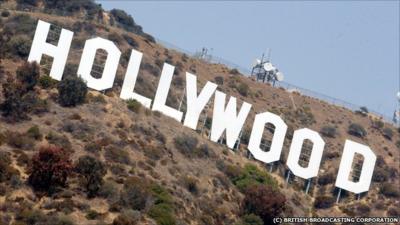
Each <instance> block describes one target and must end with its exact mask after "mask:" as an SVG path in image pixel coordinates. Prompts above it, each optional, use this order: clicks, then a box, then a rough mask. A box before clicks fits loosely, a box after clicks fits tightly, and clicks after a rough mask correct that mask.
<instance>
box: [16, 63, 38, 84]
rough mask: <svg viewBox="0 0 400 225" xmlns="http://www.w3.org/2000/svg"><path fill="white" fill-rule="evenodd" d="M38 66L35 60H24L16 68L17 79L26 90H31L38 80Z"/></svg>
mask: <svg viewBox="0 0 400 225" xmlns="http://www.w3.org/2000/svg"><path fill="white" fill-rule="evenodd" d="M39 76H40V68H39V65H38V64H37V63H36V62H33V63H29V62H25V63H23V64H22V65H21V66H20V67H18V69H17V79H18V80H19V81H20V82H21V84H22V86H23V87H24V89H25V90H26V91H31V90H33V87H35V85H36V83H37V82H38V80H39Z"/></svg>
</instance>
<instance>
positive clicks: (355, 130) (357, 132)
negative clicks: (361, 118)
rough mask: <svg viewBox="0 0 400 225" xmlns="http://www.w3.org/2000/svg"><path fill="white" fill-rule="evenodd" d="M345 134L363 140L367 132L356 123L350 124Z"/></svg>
mask: <svg viewBox="0 0 400 225" xmlns="http://www.w3.org/2000/svg"><path fill="white" fill-rule="evenodd" d="M347 132H348V133H349V134H351V135H353V136H356V137H359V138H364V137H365V136H367V131H366V130H365V129H364V127H363V126H361V125H360V124H357V123H352V124H350V126H349V128H348V130H347Z"/></svg>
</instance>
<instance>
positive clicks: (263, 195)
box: [242, 185, 286, 224]
mask: <svg viewBox="0 0 400 225" xmlns="http://www.w3.org/2000/svg"><path fill="white" fill-rule="evenodd" d="M285 202H286V199H285V196H284V195H283V194H282V193H280V192H279V191H278V190H275V189H273V188H272V187H271V186H267V185H254V186H251V187H249V188H248V189H247V190H246V191H245V197H244V199H243V203H242V207H243V208H242V210H243V211H244V213H245V214H251V213H253V214H255V215H257V216H259V217H260V218H261V219H262V220H263V221H264V224H272V223H273V221H272V219H273V218H274V217H278V216H279V215H280V214H281V213H282V212H283V210H284V209H285Z"/></svg>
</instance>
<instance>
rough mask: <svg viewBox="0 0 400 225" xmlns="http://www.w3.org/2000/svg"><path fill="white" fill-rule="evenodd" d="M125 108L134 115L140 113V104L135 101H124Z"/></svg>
mask: <svg viewBox="0 0 400 225" xmlns="http://www.w3.org/2000/svg"><path fill="white" fill-rule="evenodd" d="M126 106H127V107H128V109H129V110H131V111H132V112H135V113H139V112H140V108H141V107H142V105H141V104H140V102H138V101H136V100H135V99H129V100H127V101H126Z"/></svg>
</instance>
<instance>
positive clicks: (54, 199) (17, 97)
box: [0, 0, 400, 225]
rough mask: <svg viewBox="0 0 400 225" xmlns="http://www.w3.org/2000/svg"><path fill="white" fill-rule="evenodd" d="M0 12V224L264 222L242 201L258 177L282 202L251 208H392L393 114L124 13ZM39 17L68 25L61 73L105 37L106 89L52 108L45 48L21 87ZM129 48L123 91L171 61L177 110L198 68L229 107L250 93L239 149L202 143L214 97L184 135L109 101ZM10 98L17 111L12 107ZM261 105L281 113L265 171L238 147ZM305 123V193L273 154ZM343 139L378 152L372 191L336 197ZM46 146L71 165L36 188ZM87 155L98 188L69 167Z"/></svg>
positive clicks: (32, 4) (9, 4)
mask: <svg viewBox="0 0 400 225" xmlns="http://www.w3.org/2000/svg"><path fill="white" fill-rule="evenodd" d="M0 13H1V17H0V38H1V42H0V66H1V68H0V82H1V84H2V85H1V86H2V87H1V95H0V102H1V103H3V107H2V111H3V115H2V117H1V119H0V224H15V225H17V224H18V225H22V224H115V225H118V224H159V225H160V224H162V225H167V224H179V225H181V224H190V225H197V224H199V225H200V224H204V225H210V224H238V225H247V224H262V222H261V223H260V221H259V219H260V217H262V216H261V215H258V214H257V213H259V214H261V213H260V212H259V211H260V210H258V211H257V210H254V211H251V210H249V209H248V207H246V206H248V201H247V202H246V200H249V199H251V198H252V192H250V191H254V193H255V192H256V191H257V188H260V186H262V187H267V188H266V190H267V191H265V192H266V194H269V195H268V197H269V199H268V201H270V202H276V203H277V204H278V203H279V204H282V202H284V203H283V206H282V208H273V207H272V206H271V205H272V203H271V205H268V203H267V201H265V202H263V200H264V199H260V200H259V201H260V203H261V204H260V205H263V204H265V205H266V206H265V209H262V210H265V211H268V210H267V209H271V210H276V211H275V212H276V213H279V214H281V215H283V216H311V215H312V216H397V217H399V216H400V210H399V209H400V191H399V186H400V179H399V178H400V174H399V163H400V161H399V160H400V154H399V152H400V135H399V133H400V130H399V129H398V128H396V127H394V126H392V125H391V124H388V123H384V122H382V121H380V120H379V118H375V117H374V116H372V115H368V114H365V113H361V112H353V111H350V110H348V109H345V108H340V107H337V106H334V105H330V104H328V103H326V102H323V101H321V100H318V99H314V98H310V97H307V96H303V95H301V94H300V93H296V92H288V91H286V90H284V89H281V88H274V87H272V86H270V85H269V84H262V83H258V82H256V81H255V80H253V79H251V78H249V77H246V76H243V75H241V74H240V73H239V72H238V71H237V70H235V69H231V68H227V67H226V66H225V65H222V64H210V63H207V62H205V61H202V60H200V59H196V58H194V57H191V56H189V55H186V54H183V53H180V52H177V51H174V50H171V49H167V48H165V47H163V46H162V45H160V44H158V43H156V42H155V40H154V38H153V37H152V36H151V35H149V34H146V33H145V32H144V31H143V29H142V28H141V27H140V26H139V25H137V24H136V23H135V22H134V20H133V18H132V17H130V16H129V15H127V14H126V13H125V12H123V11H120V10H113V11H111V12H106V11H104V10H102V9H101V7H100V6H98V5H96V4H95V3H93V2H91V1H86V0H81V1H78V0H76V1H69V2H68V4H67V5H66V6H65V5H64V4H63V1H50V0H30V1H28V0H26V1H22V0H19V1H11V0H10V1H4V0H0ZM38 19H41V20H44V21H46V22H49V23H52V24H53V25H56V26H58V27H62V28H65V29H69V30H71V31H73V32H74V38H73V41H72V45H71V50H70V54H69V57H68V63H67V67H66V69H65V71H64V77H72V76H75V75H76V70H77V66H78V63H79V60H80V55H81V51H82V49H83V45H84V42H85V40H87V39H89V38H91V37H94V36H99V37H103V38H106V39H109V40H111V41H113V42H114V43H115V44H116V45H117V46H118V48H119V49H120V50H121V52H122V55H121V60H120V66H119V68H118V72H117V77H116V80H115V82H114V86H113V88H112V89H110V90H107V91H105V92H104V93H100V92H97V91H94V90H89V91H88V93H87V94H86V98H85V100H84V102H83V104H77V105H76V106H69V107H64V106H63V104H62V103H61V100H60V99H61V95H60V91H59V88H58V85H59V84H58V82H55V81H51V80H49V78H48V76H46V74H48V68H49V67H48V65H49V63H47V64H46V63H45V61H46V60H48V59H46V57H45V58H44V59H43V62H42V63H41V66H40V78H38V83H37V84H36V83H35V84H34V86H32V87H31V88H30V89H29V88H27V90H28V89H29V90H28V91H27V92H26V93H20V89H21V87H22V86H18V85H20V84H18V82H19V81H18V80H21V78H20V77H19V76H17V74H19V72H18V70H19V68H24V67H23V64H24V62H25V61H26V60H27V57H28V55H29V50H30V46H31V43H32V40H33V36H34V31H35V29H36V24H37V20H38ZM132 48H134V49H136V50H138V51H140V52H142V53H143V60H142V64H141V68H140V71H139V78H138V82H137V84H136V87H135V90H136V92H138V93H139V94H142V95H144V96H147V97H149V98H153V97H154V95H155V91H156V88H157V85H158V80H159V77H160V73H161V69H162V65H163V63H164V62H167V63H170V64H172V65H174V66H175V67H176V68H175V75H174V78H173V82H172V83H173V85H172V86H173V87H172V88H171V92H170V93H169V97H168V99H167V104H168V105H170V106H171V107H174V108H178V106H179V103H180V100H181V99H182V98H183V97H184V86H185V76H184V75H185V72H186V71H187V72H191V73H193V74H196V75H197V79H198V86H199V88H201V87H203V86H204V84H205V83H206V82H207V81H212V82H215V83H217V84H218V90H221V91H223V92H224V93H226V94H227V96H234V97H237V100H238V105H239V106H240V105H241V103H242V102H243V101H246V102H249V103H251V104H252V107H253V108H252V111H251V114H250V115H249V117H248V118H247V120H246V125H245V128H244V129H243V137H242V143H241V145H240V148H239V150H238V151H235V152H234V151H231V150H229V149H228V148H227V147H226V146H225V145H221V144H216V143H214V142H211V141H210V140H209V139H208V134H209V129H210V123H211V118H212V107H210V109H209V110H208V111H207V115H208V119H207V121H206V125H205V129H204V130H203V132H200V131H198V132H196V131H193V130H191V129H189V128H187V127H184V126H182V124H180V123H179V122H177V121H175V120H173V119H171V118H168V117H166V116H164V115H162V114H161V113H158V112H154V111H150V110H148V109H146V108H145V107H143V106H140V104H138V103H137V102H134V101H128V102H126V101H123V100H122V99H120V98H119V94H120V90H121V85H122V82H123V79H124V75H125V72H126V66H127V63H128V60H129V54H130V50H131V49H132ZM238 54H239V53H238ZM50 60H51V59H50ZM50 62H51V61H50ZM24 69H25V70H28V69H29V70H34V69H32V68H31V67H28V69H26V66H25V68H24ZM20 70H22V69H20ZM29 72H30V71H29ZM30 73H32V72H30ZM15 83H17V84H15ZM26 83H27V82H25V83H24V82H22V84H21V85H26ZM60 83H61V82H60ZM14 84H15V85H16V88H15V89H12V88H13V87H14V86H13V85H14ZM10 93H11V94H10ZM9 96H11V98H12V100H13V101H11V102H13V103H15V104H11V105H12V108H11V109H13V110H14V109H17V110H15V111H12V110H11V111H12V112H14V113H13V114H11V115H10V114H7V113H6V112H7V111H6V107H4V102H6V100H7V99H8V98H10V97H9ZM292 99H293V101H292ZM19 101H20V102H21V104H22V103H24V104H26V105H27V107H26V108H19V107H20V106H18V104H17V103H16V102H19ZM60 103H61V104H60ZM15 105H16V106H15ZM21 107H22V106H21ZM183 108H184V107H183ZM21 109H23V110H21ZM265 111H270V112H273V113H276V114H278V115H281V117H282V118H283V119H284V121H285V122H286V123H287V124H288V126H289V129H288V135H287V136H286V139H285V143H284V149H283V153H282V157H281V161H280V162H279V163H275V164H274V166H273V170H272V171H270V170H269V169H270V166H266V165H264V164H262V163H260V162H259V161H255V160H251V159H248V158H247V150H246V145H247V141H248V136H249V129H250V128H251V126H252V124H253V119H254V116H255V113H259V112H265ZM200 124H201V123H200V122H199V127H200V126H201V125H200ZM305 127H307V128H310V129H312V130H315V131H318V132H320V134H321V136H322V137H323V139H324V141H325V142H326V145H325V150H324V155H323V160H322V163H321V169H320V171H319V175H318V178H317V179H313V181H312V184H311V187H310V191H309V193H308V194H306V193H305V191H304V190H305V181H304V180H302V179H299V178H295V177H293V176H291V177H290V179H289V180H290V182H289V184H287V183H286V173H287V166H286V162H285V160H286V158H287V154H288V149H289V146H290V143H291V136H292V134H293V131H294V130H296V129H299V128H305ZM266 133H267V134H268V131H266ZM270 137H271V135H269V138H270ZM266 139H268V137H266ZM346 139H351V140H353V141H356V142H359V143H362V144H365V145H367V146H369V147H370V148H371V149H373V150H374V152H375V154H376V155H377V156H378V160H377V164H376V166H375V170H374V176H373V182H372V184H371V188H370V191H369V192H368V193H365V194H363V195H362V196H360V199H357V196H355V195H354V194H351V193H345V191H343V192H342V197H341V199H340V202H339V203H338V204H336V203H335V201H336V194H337V191H338V190H337V189H335V187H334V182H335V178H336V174H337V170H338V166H339V162H340V157H341V154H342V150H343V145H344V142H345V140H346ZM48 146H56V148H57V147H60V148H62V149H63V150H62V151H64V152H66V155H67V156H65V157H68V158H69V159H70V164H72V165H73V167H74V169H71V171H70V173H69V175H68V177H67V179H66V181H65V182H62V183H63V185H58V186H55V187H51V188H54V190H53V189H51V190H45V191H43V190H38V188H37V187H34V185H33V183H32V180H30V179H29V177H30V176H31V174H32V167H33V166H34V165H35V162H37V161H36V160H37V158H35V157H36V156H37V153H38V152H39V150H40V149H46V148H48ZM57 149H58V148H57ZM57 151H58V150H57ZM57 151H55V152H57ZM35 155H36V156H35ZM87 155H88V156H91V158H93V159H95V160H96V162H97V161H98V162H100V163H98V164H90V165H95V166H99V168H102V167H104V168H102V169H98V170H96V171H94V172H93V171H91V173H95V174H96V176H97V175H99V174H100V175H99V176H100V178H98V179H100V181H97V180H96V182H98V187H95V188H94V189H90V190H92V191H93V193H94V194H93V195H91V194H89V193H91V192H89V191H88V190H89V188H88V187H87V183H85V176H84V174H85V173H84V172H82V169H77V168H79V166H77V165H79V163H78V162H79V161H80V160H82V159H83V157H84V156H87ZM63 157H64V156H63ZM62 160H63V159H61V161H62ZM67 164H68V163H67ZM100 165H101V166H100ZM63 167H69V166H65V165H62V164H61V165H60V168H63ZM89 167H90V166H89ZM85 169H87V168H85ZM103 170H104V171H103ZM96 182H94V183H95V184H97V183H96ZM258 185H260V186H258ZM253 198H254V196H253ZM282 199H284V201H282ZM279 204H278V205H279ZM269 212H272V211H269ZM254 214H257V216H256V215H254ZM267 217H268V216H266V218H267ZM267 219H268V218H267ZM267 219H265V218H264V224H268V222H265V221H267ZM250 221H253V223H251V222H250Z"/></svg>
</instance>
